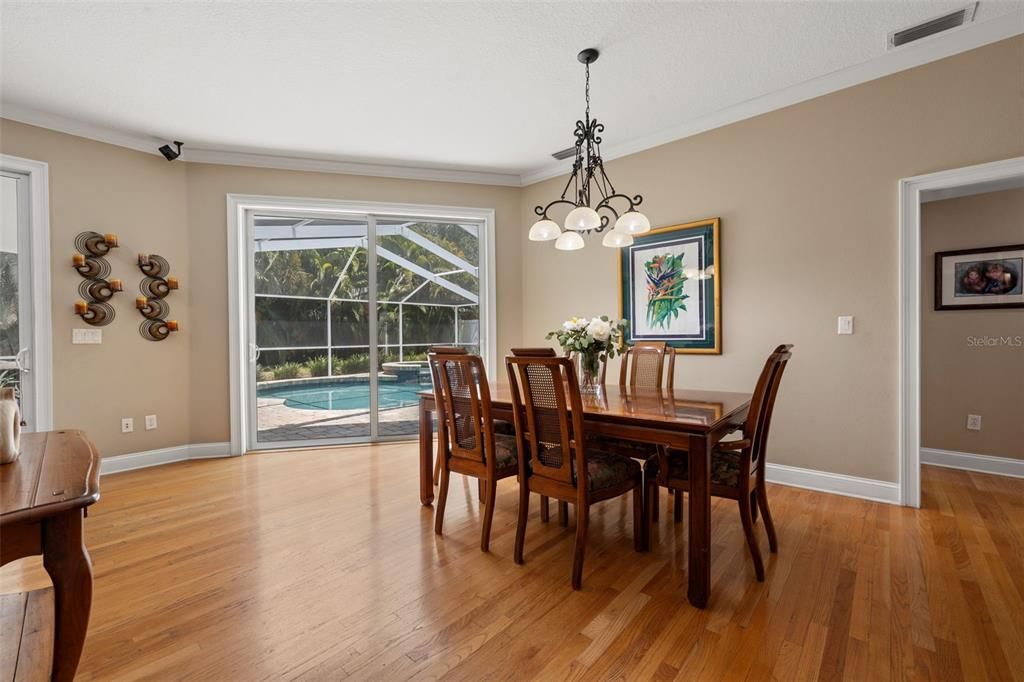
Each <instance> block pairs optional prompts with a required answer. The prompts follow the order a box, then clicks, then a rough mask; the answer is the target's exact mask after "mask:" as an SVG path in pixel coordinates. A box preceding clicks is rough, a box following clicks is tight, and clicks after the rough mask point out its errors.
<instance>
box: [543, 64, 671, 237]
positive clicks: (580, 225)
mask: <svg viewBox="0 0 1024 682" xmlns="http://www.w3.org/2000/svg"><path fill="white" fill-rule="evenodd" d="M598 54H599V53H598V51H597V50H595V49H593V48H589V49H586V50H583V51H582V52H580V53H579V54H578V55H577V56H576V58H577V59H579V60H580V62H582V63H583V64H584V65H585V67H586V72H587V75H586V101H587V110H586V114H585V115H584V117H583V120H581V121H576V130H575V131H574V133H573V134H574V135H575V136H576V145H575V146H576V158H575V160H574V161H573V163H572V174H571V175H570V176H569V180H568V182H566V183H565V189H563V190H562V196H561V197H560V198H558V199H555V200H554V201H552V202H551V203H549V204H548V205H547V206H536V207H534V209H533V212H534V213H536V214H537V215H538V216H540V220H538V221H537V222H535V223H534V224H533V227H531V228H530V235H529V236H530V240H531V241H535V242H545V241H550V240H552V239H554V240H555V248H556V249H560V250H562V251H575V250H577V249H582V248H583V246H584V242H583V236H582V235H583V234H590V233H591V232H604V231H605V228H607V227H608V225H609V223H612V221H613V220H614V223H613V228H612V229H611V230H608V231H607V233H606V234H605V236H604V239H602V240H601V243H602V244H603V245H605V246H608V247H612V248H621V247H623V246H629V245H630V244H632V243H633V235H635V234H643V233H644V232H648V231H649V230H650V229H651V222H650V221H649V220H648V219H647V216H645V215H644V214H643V213H640V212H639V211H637V210H636V208H637V206H639V205H640V204H641V203H642V202H643V200H644V198H643V197H642V196H640V195H639V194H637V195H635V196H633V197H630V196H629V195H627V194H622V193H620V192H617V191H616V190H615V186H614V185H612V182H611V180H609V179H608V176H607V175H606V174H605V172H604V163H603V162H602V160H601V133H603V132H604V124H603V123H598V121H597V119H596V118H593V119H592V118H590V65H591V64H593V63H594V62H595V61H597V57H598ZM570 192H571V194H570ZM567 196H568V197H569V198H566V197H567ZM591 201H596V203H595V204H594V205H593V206H591ZM613 201H614V202H618V206H619V208H615V206H613V205H612V202H613ZM561 205H568V206H572V209H571V210H570V211H569V213H568V215H566V216H565V221H564V223H563V224H564V225H565V231H563V230H562V228H560V227H559V226H558V223H556V222H555V221H553V220H551V218H549V217H548V211H549V210H551V208H552V207H554V206H561ZM620 210H621V211H622V212H621V213H620V212H619V211H620Z"/></svg>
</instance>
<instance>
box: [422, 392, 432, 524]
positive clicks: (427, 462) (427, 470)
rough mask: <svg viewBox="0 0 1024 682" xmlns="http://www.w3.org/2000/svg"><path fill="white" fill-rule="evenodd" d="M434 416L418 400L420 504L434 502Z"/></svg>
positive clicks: (424, 404)
mask: <svg viewBox="0 0 1024 682" xmlns="http://www.w3.org/2000/svg"><path fill="white" fill-rule="evenodd" d="M433 417H434V415H433V413H432V411H431V410H430V409H429V408H428V407H427V403H426V401H425V400H423V399H422V398H420V502H421V503H422V504H423V505H424V506H427V507H429V506H430V505H431V503H433V501H434V419H433Z"/></svg>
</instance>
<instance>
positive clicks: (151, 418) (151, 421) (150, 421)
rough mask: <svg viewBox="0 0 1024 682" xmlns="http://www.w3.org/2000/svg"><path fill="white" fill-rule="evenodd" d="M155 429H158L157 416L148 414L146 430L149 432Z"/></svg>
mask: <svg viewBox="0 0 1024 682" xmlns="http://www.w3.org/2000/svg"><path fill="white" fill-rule="evenodd" d="M155 428H156V415H155V414H147V415H146V430H147V431H152V430H153V429H155Z"/></svg>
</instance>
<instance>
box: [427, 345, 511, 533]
mask: <svg viewBox="0 0 1024 682" xmlns="http://www.w3.org/2000/svg"><path fill="white" fill-rule="evenodd" d="M427 357H428V359H429V362H430V365H431V372H432V374H433V376H434V377H436V383H435V386H436V388H435V401H436V402H437V404H438V405H439V406H441V405H443V407H439V409H438V417H439V422H440V427H439V429H438V433H439V436H438V439H439V441H440V440H442V439H443V441H444V442H443V443H441V445H442V447H439V448H438V449H439V453H440V455H441V466H440V471H441V474H440V479H441V480H440V489H439V490H438V495H437V510H436V511H435V512H434V532H435V533H437V534H438V535H440V534H441V529H442V526H443V524H444V509H445V504H446V502H447V500H448V482H449V479H450V477H451V473H452V472H455V473H457V474H463V475H466V476H472V477H474V478H477V479H479V480H480V482H481V483H482V486H481V488H482V494H483V503H484V514H483V526H482V528H481V529H480V549H481V550H482V551H484V552H486V551H488V548H489V546H490V539H491V521H492V519H493V518H494V504H495V498H496V497H497V486H498V481H499V480H500V479H503V478H509V477H511V476H515V475H516V474H517V473H519V465H518V462H519V458H518V456H517V455H516V438H515V436H511V435H506V434H501V433H496V432H495V430H494V426H493V422H492V419H491V393H490V388H489V386H488V384H487V371H486V369H485V368H484V363H483V360H481V359H480V356H479V355H470V354H468V353H448V352H433V353H429V354H428V356H427Z"/></svg>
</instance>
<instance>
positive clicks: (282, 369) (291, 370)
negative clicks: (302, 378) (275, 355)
mask: <svg viewBox="0 0 1024 682" xmlns="http://www.w3.org/2000/svg"><path fill="white" fill-rule="evenodd" d="M300 369H302V365H300V364H299V363H297V362H285V363H282V364H280V365H278V366H276V367H274V378H275V379H295V378H296V377H298V376H299V370H300Z"/></svg>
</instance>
